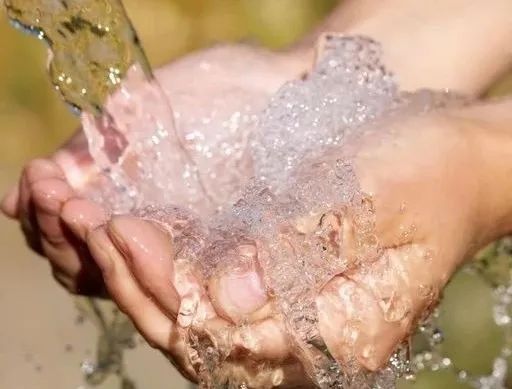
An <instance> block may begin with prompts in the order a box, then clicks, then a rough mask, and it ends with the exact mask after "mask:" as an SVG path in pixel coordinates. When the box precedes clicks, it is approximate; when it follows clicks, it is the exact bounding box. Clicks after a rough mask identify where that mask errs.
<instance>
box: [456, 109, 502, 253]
mask: <svg viewBox="0 0 512 389" xmlns="http://www.w3.org/2000/svg"><path fill="white" fill-rule="evenodd" d="M452 115H453V116H454V117H455V118H456V119H455V120H459V121H460V123H466V124H462V126H461V127H463V128H464V130H467V134H466V136H467V137H469V139H470V142H472V144H473V148H472V149H473V150H474V155H473V158H477V159H478V164H477V165H478V166H479V168H478V171H477V172H475V174H478V181H479V194H478V199H479V205H478V207H479V213H478V220H477V225H478V227H479V229H478V232H479V235H480V237H481V239H482V240H483V242H482V243H484V244H485V243H489V242H491V241H493V240H495V239H498V238H500V237H502V236H504V235H507V234H510V233H511V232H512V99H509V100H508V101H507V100H504V101H500V102H494V103H485V104H476V105H474V106H471V107H468V108H463V109H459V110H456V111H453V112H452Z"/></svg>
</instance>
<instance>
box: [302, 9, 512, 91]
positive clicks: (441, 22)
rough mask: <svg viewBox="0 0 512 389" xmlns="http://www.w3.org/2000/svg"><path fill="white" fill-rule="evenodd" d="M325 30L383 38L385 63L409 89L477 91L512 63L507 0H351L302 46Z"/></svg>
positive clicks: (304, 46)
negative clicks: (439, 1)
mask: <svg viewBox="0 0 512 389" xmlns="http://www.w3.org/2000/svg"><path fill="white" fill-rule="evenodd" d="M323 32H338V33H343V34H349V35H365V36H369V37H371V38H373V39H375V40H376V41H378V42H380V43H381V44H382V47H383V57H384V58H383V60H384V63H385V64H386V65H387V66H388V68H389V69H390V70H391V71H393V72H394V73H395V74H396V75H397V78H398V81H399V83H400V85H401V87H402V89H405V90H416V89H419V88H430V89H452V90H456V91H459V92H462V93H465V94H467V95H479V94H481V93H482V92H484V91H485V90H486V89H487V88H488V87H489V86H490V85H491V84H492V82H493V81H495V80H496V79H497V78H498V77H499V76H500V75H501V74H502V73H503V72H505V71H506V70H507V69H508V67H509V66H510V65H511V64H512V47H511V46H510V44H509V42H510V41H512V2H510V1H509V0H491V2H489V1H483V0H479V1H471V2H468V1H466V0H448V1H446V2H443V3H438V2H436V3H432V2H425V1H423V0H386V1H377V0H348V1H345V2H343V3H342V4H341V5H340V6H339V7H338V8H337V9H336V10H335V11H334V12H333V13H332V14H331V16H330V17H329V18H328V19H327V20H326V21H325V22H324V23H323V24H322V25H321V26H320V27H319V28H318V29H316V30H315V31H314V32H313V33H312V34H310V35H309V36H308V37H307V38H306V39H305V40H304V41H303V42H302V44H301V45H299V48H301V49H302V50H304V51H306V50H309V51H310V52H311V50H312V49H313V47H314V44H315V42H316V40H317V39H318V37H319V36H320V35H321V33H323Z"/></svg>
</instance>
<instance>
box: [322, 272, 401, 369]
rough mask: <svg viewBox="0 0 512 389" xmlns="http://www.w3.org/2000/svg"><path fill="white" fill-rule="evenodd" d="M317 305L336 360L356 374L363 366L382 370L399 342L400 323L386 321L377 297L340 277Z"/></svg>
mask: <svg viewBox="0 0 512 389" xmlns="http://www.w3.org/2000/svg"><path fill="white" fill-rule="evenodd" d="M316 303H317V309H318V319H319V324H318V327H319V330H320V334H321V336H322V338H323V339H324V341H325V343H326V345H327V347H328V349H329V351H330V353H331V354H332V355H333V357H334V358H335V359H336V360H337V361H339V362H340V363H341V364H342V366H343V367H344V368H345V369H346V370H347V371H349V372H353V373H355V372H356V371H357V370H358V369H359V368H360V367H361V366H363V367H364V368H367V369H369V370H376V369H377V368H379V367H380V364H381V363H383V362H384V361H385V359H386V353H387V351H388V350H389V349H390V348H392V347H393V346H394V345H395V343H396V342H397V341H398V339H396V335H397V328H396V327H397V324H396V323H388V322H386V321H385V320H384V317H383V315H382V312H381V310H380V308H379V306H378V304H377V302H376V301H375V299H374V297H373V296H372V295H371V294H370V293H369V292H367V291H366V290H365V289H364V288H363V287H361V286H360V285H358V284H356V283H355V282H354V281H351V280H348V279H346V278H343V277H336V278H334V279H333V280H331V281H330V282H329V283H328V284H327V285H326V286H325V287H324V288H323V290H322V292H321V293H320V294H319V296H318V297H317V302H316ZM371 340H373V342H372V341H371ZM360 345H361V346H362V348H360Z"/></svg>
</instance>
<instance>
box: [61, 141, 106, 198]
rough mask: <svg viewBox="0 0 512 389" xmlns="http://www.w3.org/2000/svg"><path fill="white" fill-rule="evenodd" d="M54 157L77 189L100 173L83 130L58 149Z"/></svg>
mask: <svg viewBox="0 0 512 389" xmlns="http://www.w3.org/2000/svg"><path fill="white" fill-rule="evenodd" d="M53 159H54V160H55V162H56V163H57V164H58V165H59V166H60V167H61V169H62V170H63V171H64V173H65V175H66V179H67V180H68V182H69V183H70V185H71V186H72V187H73V188H76V189H81V188H83V187H84V186H85V185H86V184H87V183H88V182H89V181H90V180H91V178H92V176H94V175H95V174H97V173H98V168H97V166H96V165H95V164H94V161H93V159H92V158H91V156H90V154H89V149H88V145H87V140H86V139H84V135H83V133H82V132H80V133H79V134H77V135H75V136H74V137H73V138H72V140H71V141H70V142H69V143H68V144H67V145H66V146H65V147H64V148H62V149H60V150H58V151H57V152H56V153H55V154H54V156H53Z"/></svg>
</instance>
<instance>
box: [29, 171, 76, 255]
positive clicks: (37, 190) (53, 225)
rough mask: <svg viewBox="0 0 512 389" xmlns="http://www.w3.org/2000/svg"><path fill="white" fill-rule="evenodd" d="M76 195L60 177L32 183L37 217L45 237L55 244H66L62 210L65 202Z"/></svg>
mask: <svg viewBox="0 0 512 389" xmlns="http://www.w3.org/2000/svg"><path fill="white" fill-rule="evenodd" d="M73 195H74V192H73V190H72V189H71V187H70V186H69V185H68V184H67V183H66V182H65V181H64V180H62V179H60V178H47V179H42V180H39V181H36V182H35V183H33V184H32V185H31V198H32V200H33V204H34V209H35V217H36V220H37V223H38V226H39V231H40V233H41V234H42V235H43V237H44V238H45V239H46V240H47V241H48V242H50V243H54V244H55V245H64V244H65V243H66V237H65V236H64V232H63V229H62V224H61V220H60V212H61V210H62V207H63V206H64V203H65V202H66V201H68V200H69V199H70V198H71V197H72V196H73Z"/></svg>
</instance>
